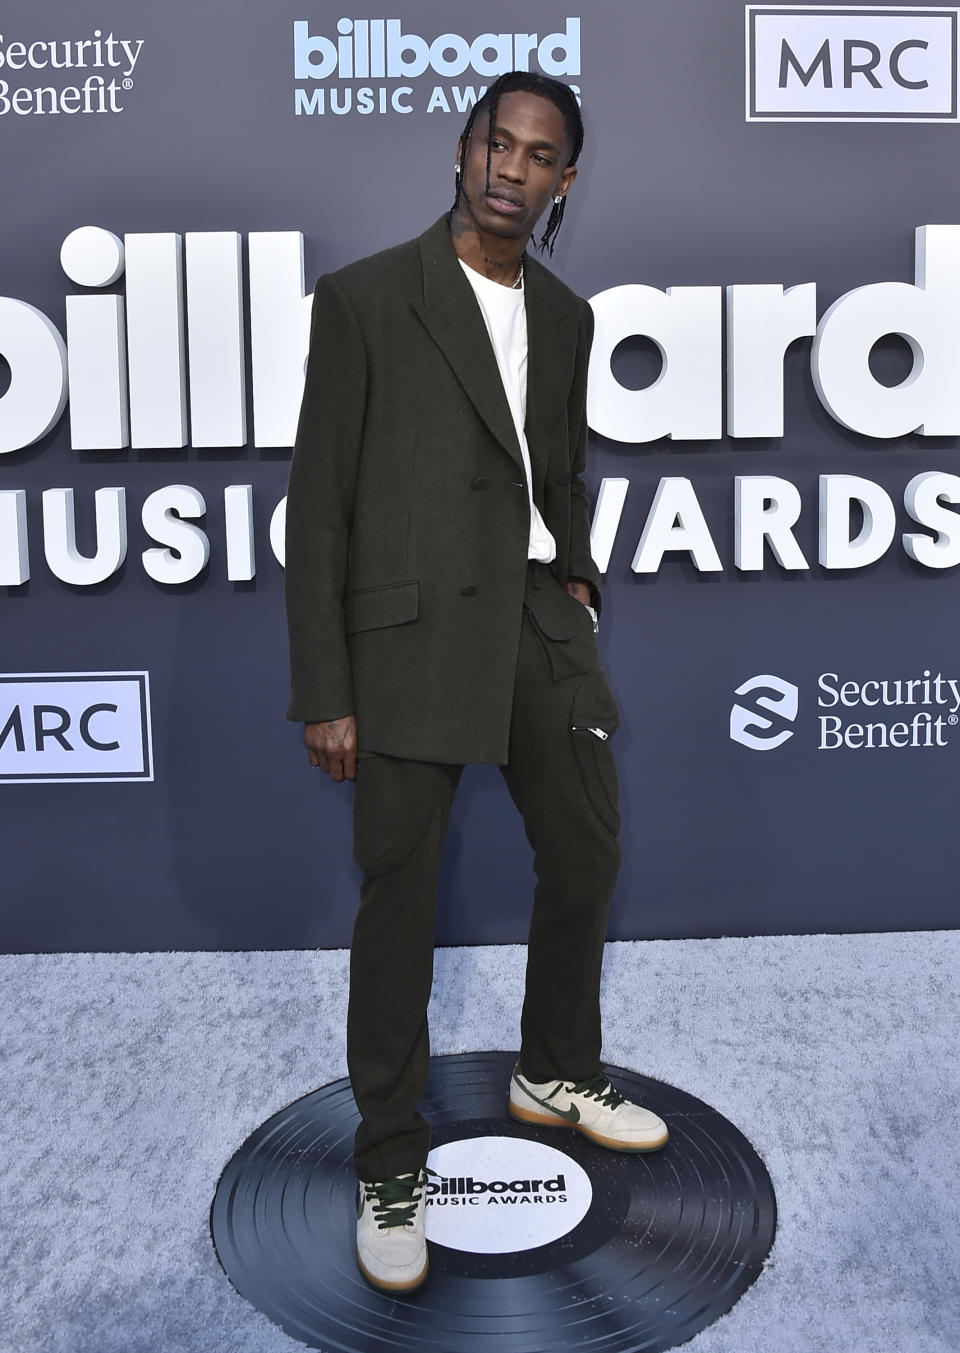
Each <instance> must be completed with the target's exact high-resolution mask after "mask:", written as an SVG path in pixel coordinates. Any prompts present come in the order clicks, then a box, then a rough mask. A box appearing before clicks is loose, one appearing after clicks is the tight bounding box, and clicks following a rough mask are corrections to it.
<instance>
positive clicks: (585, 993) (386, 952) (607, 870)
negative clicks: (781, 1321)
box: [347, 564, 620, 1180]
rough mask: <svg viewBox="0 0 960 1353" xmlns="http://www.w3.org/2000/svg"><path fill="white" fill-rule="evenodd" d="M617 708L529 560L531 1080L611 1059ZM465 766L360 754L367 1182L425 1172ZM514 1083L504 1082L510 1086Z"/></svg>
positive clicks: (526, 707)
mask: <svg viewBox="0 0 960 1353" xmlns="http://www.w3.org/2000/svg"><path fill="white" fill-rule="evenodd" d="M617 723H618V715H617V710H616V705H615V703H614V700H613V696H612V694H611V692H610V687H609V686H608V684H607V679H606V677H605V675H604V673H603V671H602V669H601V667H600V662H599V658H598V656H597V649H596V643H595V640H594V636H593V624H592V621H591V619H590V615H589V613H588V612H587V610H586V608H585V607H583V606H582V605H581V604H580V603H579V602H578V601H576V600H574V599H573V598H572V597H570V596H568V594H567V593H566V591H565V590H564V589H563V588H561V587H560V586H559V585H558V584H557V582H556V581H555V580H554V578H553V576H552V574H551V573H550V571H549V569H548V568H547V567H546V566H545V565H540V564H531V565H530V568H529V579H528V586H527V594H526V601H525V607H524V623H523V627H522V633H521V640H520V651H519V657H518V662H517V677H516V687H515V691H514V703H513V712H512V721H511V731H510V752H509V755H510V759H509V762H508V763H507V765H505V766H503V767H501V770H502V773H503V777H504V779H505V781H506V783H507V787H508V789H509V791H510V794H511V796H512V798H513V801H514V803H515V804H516V805H517V808H518V809H519V810H520V813H521V815H522V817H523V822H524V827H525V829H526V834H527V838H528V840H529V841H530V844H531V846H532V847H533V851H534V870H535V873H536V876H537V884H536V888H535V890H534V902H533V915H532V919H531V924H530V934H529V941H528V948H527V974H526V992H525V997H524V1004H523V1014H522V1019H521V1052H520V1059H521V1065H522V1067H523V1070H524V1072H525V1074H526V1075H527V1076H529V1077H530V1078H531V1079H532V1080H535V1081H545V1080H550V1079H555V1078H559V1077H564V1078H566V1079H570V1080H580V1079H586V1078H587V1077H589V1076H594V1075H596V1074H597V1072H598V1071H599V1069H600V1042H601V1034H600V999H599V989H600V968H601V962H602V957H603V942H604V935H605V931H606V920H607V910H608V907H609V903H610V897H611V895H612V893H613V888H614V884H615V882H616V877H617V870H618V868H619V863H620V850H619V846H618V844H617V833H618V831H619V828H620V818H619V815H618V812H617V777H616V769H615V766H614V761H613V753H612V750H611V744H610V734H612V733H613V731H614V729H615V728H616V726H617ZM461 770H462V767H460V766H448V765H440V764H433V763H427V762H420V761H406V760H398V759H396V758H394V757H386V756H366V757H364V758H363V760H362V761H361V763H360V769H359V773H358V776H357V783H356V787H355V798H354V854H355V856H356V860H357V863H358V864H359V865H360V867H361V869H362V870H363V873H364V880H363V885H362V888H361V895H360V909H359V912H358V915H357V920H356V924H355V927H354V933H353V944H352V948H351V959H350V1005H349V1015H348V1021H347V1061H348V1066H349V1070H350V1080H351V1084H352V1087H353V1092H354V1096H355V1097H356V1101H357V1106H358V1108H359V1110H360V1114H361V1120H362V1121H361V1124H360V1127H359V1129H358V1131H357V1137H356V1151H355V1160H356V1166H357V1173H358V1175H359V1176H360V1178H361V1179H366V1180H380V1179H387V1178H390V1177H391V1176H392V1175H396V1174H402V1173H405V1172H406V1171H415V1170H419V1168H420V1166H421V1165H422V1164H423V1163H424V1160H425V1159H426V1155H427V1151H428V1149H429V1143H430V1131H429V1127H428V1125H427V1123H426V1121H425V1120H424V1118H423V1116H422V1115H421V1113H420V1111H419V1107H418V1106H419V1102H420V1098H421V1096H422V1094H423V1090H424V1087H425V1084H426V1078H427V1069H428V1062H429V1057H430V1044H429V1036H428V1031H427V1003H428V1001H429V999H430V988H431V984H432V980H433V945H434V925H435V914H436V893H437V873H438V868H439V863H440V854H441V850H442V848H443V841H444V836H445V834H446V830H447V821H448V818H449V814H450V807H451V805H452V802H453V796H454V793H455V791H456V788H457V783H458V781H459V779H460V773H461ZM504 1093H505V1094H506V1087H504Z"/></svg>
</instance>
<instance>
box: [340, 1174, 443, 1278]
mask: <svg viewBox="0 0 960 1353" xmlns="http://www.w3.org/2000/svg"><path fill="white" fill-rule="evenodd" d="M428 1173H429V1171H428V1170H427V1169H426V1167H424V1168H423V1169H422V1170H421V1171H420V1173H419V1174H400V1175H396V1176H395V1177H394V1178H393V1179H384V1180H381V1181H380V1182H379V1183H378V1184H368V1183H367V1182H366V1181H365V1180H362V1179H361V1180H360V1182H359V1188H358V1191H357V1263H358V1264H359V1265H360V1272H361V1273H362V1274H363V1276H364V1277H365V1278H366V1280H367V1282H368V1283H370V1284H371V1285H372V1286H373V1287H378V1288H380V1290H381V1291H383V1292H412V1291H413V1290H414V1289H415V1288H417V1287H419V1286H420V1284H421V1283H422V1282H423V1281H424V1279H425V1278H426V1276H427V1267H428V1261H427V1242H426V1240H425V1238H424V1234H423V1214H424V1209H425V1207H426V1193H425V1189H424V1186H425V1184H426V1182H427V1174H428Z"/></svg>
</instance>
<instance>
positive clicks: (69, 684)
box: [0, 672, 153, 784]
mask: <svg viewBox="0 0 960 1353" xmlns="http://www.w3.org/2000/svg"><path fill="white" fill-rule="evenodd" d="M152 779H153V739H152V733H151V721H150V680H149V675H148V673H146V672H40V673H37V672H34V673H25V672H17V673H9V674H5V675H0V783H6V784H31V783H36V782H38V781H51V780H59V781H61V782H66V783H74V784H76V783H87V782H89V781H94V780H152Z"/></svg>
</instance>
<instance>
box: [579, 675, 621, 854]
mask: <svg viewBox="0 0 960 1353" xmlns="http://www.w3.org/2000/svg"><path fill="white" fill-rule="evenodd" d="M619 725H620V715H619V712H618V711H617V702H616V701H615V700H614V698H613V692H612V691H611V689H610V685H609V682H608V681H607V678H606V674H605V673H604V672H603V671H602V670H601V669H598V670H597V671H596V672H592V673H591V674H590V676H588V677H587V678H586V680H585V681H581V683H580V684H579V686H578V687H577V689H576V691H575V692H574V695H573V704H572V706H571V709H570V736H571V738H572V739H573V754H574V757H575V758H576V762H577V767H578V769H579V771H580V778H581V780H582V782H583V789H584V793H585V794H586V796H587V800H588V802H589V803H590V806H591V807H592V808H593V811H594V812H595V813H596V815H597V817H598V818H599V820H600V822H601V823H602V824H603V826H604V827H605V828H606V829H607V831H609V832H612V834H613V835H614V836H616V835H617V833H618V832H619V830H620V812H619V809H618V803H619V789H618V786H617V768H616V765H615V763H614V758H613V748H612V747H611V745H610V739H611V736H612V734H613V733H614V732H615V731H616V730H617V728H618V727H619Z"/></svg>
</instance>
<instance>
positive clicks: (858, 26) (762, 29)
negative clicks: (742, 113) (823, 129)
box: [746, 5, 960, 122]
mask: <svg viewBox="0 0 960 1353" xmlns="http://www.w3.org/2000/svg"><path fill="white" fill-rule="evenodd" d="M958 13H960V10H958V9H957V7H956V6H953V7H937V8H930V9H919V8H918V9H906V8H903V7H899V6H895V5H877V6H872V7H871V6H865V5H864V6H860V5H858V6H855V7H849V8H848V7H844V6H840V5H822V6H812V5H747V8H746V21H747V32H746V43H747V121H748V122H806V121H820V122H956V121H958V111H957V16H958Z"/></svg>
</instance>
